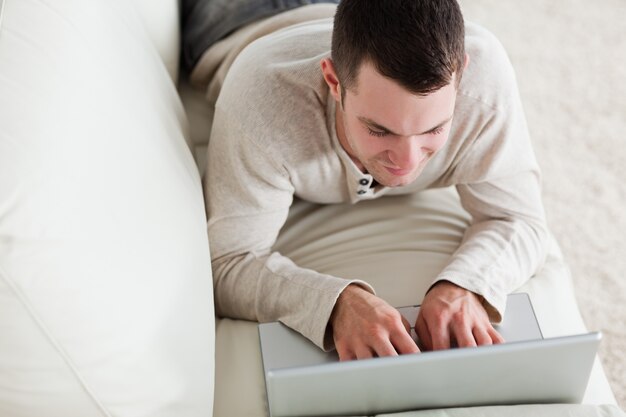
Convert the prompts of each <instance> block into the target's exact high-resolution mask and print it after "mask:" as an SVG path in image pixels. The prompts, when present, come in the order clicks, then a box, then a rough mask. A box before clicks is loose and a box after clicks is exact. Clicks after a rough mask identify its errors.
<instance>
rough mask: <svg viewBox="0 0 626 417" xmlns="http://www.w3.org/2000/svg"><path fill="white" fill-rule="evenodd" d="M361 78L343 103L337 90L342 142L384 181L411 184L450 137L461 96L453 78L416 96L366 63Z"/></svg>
mask: <svg viewBox="0 0 626 417" xmlns="http://www.w3.org/2000/svg"><path fill="white" fill-rule="evenodd" d="M357 81H358V82H357V84H356V87H355V88H351V89H350V90H347V91H345V95H344V100H343V108H342V106H341V102H340V101H341V100H340V93H339V95H338V96H335V99H336V100H338V103H337V115H336V116H337V126H336V127H337V135H338V137H339V140H340V142H341V144H342V146H343V147H344V149H345V150H346V152H347V153H348V154H349V155H350V156H351V157H352V159H353V160H354V162H355V163H356V164H357V166H359V168H361V169H362V170H364V171H366V172H368V173H369V174H371V175H372V176H373V177H374V178H375V179H376V181H378V182H379V183H380V184H382V185H386V186H388V187H398V186H402V185H407V184H410V183H411V182H413V181H414V180H415V179H416V178H417V177H418V176H419V175H420V173H421V172H422V170H423V169H424V167H425V166H426V164H427V163H428V161H429V160H430V159H431V158H432V157H433V155H434V154H435V153H437V151H439V150H440V149H441V148H442V147H443V146H444V144H445V143H446V141H447V139H448V135H449V133H450V125H451V124H452V115H453V111H454V104H455V101H456V88H455V82H454V80H453V81H452V82H451V83H450V84H448V85H446V86H444V87H442V88H441V89H439V90H437V91H435V92H433V93H431V94H429V95H427V96H417V95H415V94H413V93H411V92H409V91H407V90H405V89H404V88H403V87H401V86H400V85H399V84H397V83H396V82H395V81H392V80H390V79H388V78H386V77H384V76H382V75H381V74H380V73H378V71H376V69H375V68H374V66H373V65H371V64H370V63H365V64H363V65H362V66H361V70H360V71H359V76H358V80H357ZM331 91H332V87H331ZM337 91H338V92H339V91H340V89H337ZM333 95H334V94H333Z"/></svg>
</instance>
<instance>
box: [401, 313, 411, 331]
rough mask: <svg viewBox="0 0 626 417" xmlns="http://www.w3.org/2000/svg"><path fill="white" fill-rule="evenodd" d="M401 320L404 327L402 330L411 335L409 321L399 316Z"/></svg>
mask: <svg viewBox="0 0 626 417" xmlns="http://www.w3.org/2000/svg"><path fill="white" fill-rule="evenodd" d="M400 317H401V318H402V324H403V325H404V328H405V329H406V332H407V333H408V334H411V324H410V323H409V321H408V320H407V319H406V318H405V317H404V316H400Z"/></svg>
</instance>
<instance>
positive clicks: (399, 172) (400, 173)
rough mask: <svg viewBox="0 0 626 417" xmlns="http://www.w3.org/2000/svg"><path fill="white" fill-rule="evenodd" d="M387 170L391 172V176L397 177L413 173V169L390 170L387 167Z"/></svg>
mask: <svg viewBox="0 0 626 417" xmlns="http://www.w3.org/2000/svg"><path fill="white" fill-rule="evenodd" d="M385 169H386V170H387V171H389V173H390V174H391V175H395V176H396V177H403V176H405V175H408V174H410V173H411V172H412V171H413V170H412V169H402V168H390V167H388V166H385Z"/></svg>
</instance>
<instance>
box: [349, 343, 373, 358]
mask: <svg viewBox="0 0 626 417" xmlns="http://www.w3.org/2000/svg"><path fill="white" fill-rule="evenodd" d="M354 352H355V353H356V358H357V359H370V358H373V357H374V352H372V349H370V348H369V347H368V346H366V345H359V346H357V347H356V349H354Z"/></svg>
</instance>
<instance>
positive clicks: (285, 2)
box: [181, 0, 340, 71]
mask: <svg viewBox="0 0 626 417" xmlns="http://www.w3.org/2000/svg"><path fill="white" fill-rule="evenodd" d="M339 1H340V0H182V13H181V20H182V41H183V45H182V46H183V50H182V54H183V62H182V63H183V65H184V66H185V68H186V69H187V70H188V71H191V70H192V69H193V67H194V66H195V65H196V63H197V62H198V60H199V59H200V57H201V56H202V54H203V53H204V51H206V50H207V49H208V48H209V47H210V46H211V45H213V44H214V43H215V42H217V41H219V40H220V39H222V38H224V37H225V36H227V35H228V34H230V33H231V32H233V31H235V30H237V29H238V28H240V27H241V26H244V25H246V24H248V23H251V22H253V21H255V20H258V19H260V18H263V17H270V16H273V15H276V14H278V13H281V12H284V11H287V10H290V9H295V8H296V7H300V6H305V5H307V4H314V3H339Z"/></svg>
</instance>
